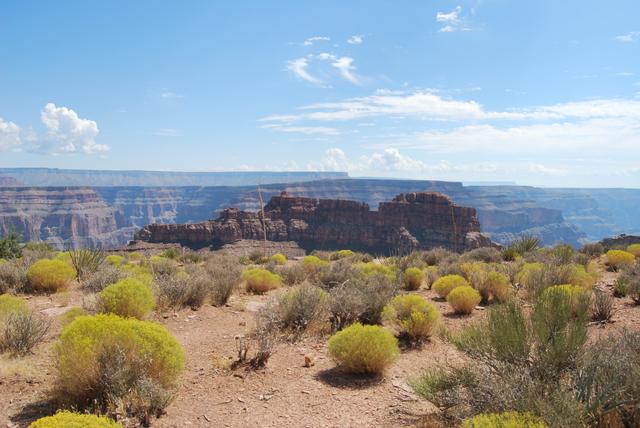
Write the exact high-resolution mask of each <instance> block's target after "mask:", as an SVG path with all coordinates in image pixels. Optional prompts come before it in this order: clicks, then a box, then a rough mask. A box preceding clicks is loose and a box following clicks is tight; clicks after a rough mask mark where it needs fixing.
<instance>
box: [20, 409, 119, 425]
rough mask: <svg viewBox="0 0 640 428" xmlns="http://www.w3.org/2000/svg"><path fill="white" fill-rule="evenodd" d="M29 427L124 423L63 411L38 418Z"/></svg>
mask: <svg viewBox="0 0 640 428" xmlns="http://www.w3.org/2000/svg"><path fill="white" fill-rule="evenodd" d="M29 428H122V425H121V424H120V423H118V422H115V421H113V420H111V419H109V418H107V417H105V416H96V415H88V414H82V413H72V412H69V411H62V412H58V413H56V414H55V415H54V416H46V417H44V418H40V419H38V420H37V421H35V422H33V423H32V424H31V425H29Z"/></svg>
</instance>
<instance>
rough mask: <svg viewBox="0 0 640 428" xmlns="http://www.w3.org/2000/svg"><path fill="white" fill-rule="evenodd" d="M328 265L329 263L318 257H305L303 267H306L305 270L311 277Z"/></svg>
mask: <svg viewBox="0 0 640 428" xmlns="http://www.w3.org/2000/svg"><path fill="white" fill-rule="evenodd" d="M328 264H329V262H327V261H326V260H322V259H321V258H320V257H317V256H304V258H303V259H302V266H303V267H304V270H305V271H306V272H307V273H308V274H311V275H313V274H315V273H317V272H318V271H319V270H320V269H321V268H323V267H325V266H327V265H328Z"/></svg>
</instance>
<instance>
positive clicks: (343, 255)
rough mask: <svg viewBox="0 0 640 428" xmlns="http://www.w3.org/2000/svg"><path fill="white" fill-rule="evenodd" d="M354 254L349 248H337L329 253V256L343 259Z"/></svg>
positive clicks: (334, 258)
mask: <svg viewBox="0 0 640 428" xmlns="http://www.w3.org/2000/svg"><path fill="white" fill-rule="evenodd" d="M354 254H355V253H354V252H353V251H351V250H338V251H334V252H333V253H331V256H330V257H329V258H330V259H331V260H340V259H345V258H347V257H351V256H353V255H354Z"/></svg>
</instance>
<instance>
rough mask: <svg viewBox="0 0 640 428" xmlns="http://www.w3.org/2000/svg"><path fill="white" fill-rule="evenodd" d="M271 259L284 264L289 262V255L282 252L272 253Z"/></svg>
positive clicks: (278, 263)
mask: <svg viewBox="0 0 640 428" xmlns="http://www.w3.org/2000/svg"><path fill="white" fill-rule="evenodd" d="M269 260H271V261H272V262H273V263H275V264H277V265H283V264H285V263H287V256H285V255H284V254H282V253H276V254H274V255H272V256H271V257H270V258H269Z"/></svg>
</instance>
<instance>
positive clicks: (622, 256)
mask: <svg viewBox="0 0 640 428" xmlns="http://www.w3.org/2000/svg"><path fill="white" fill-rule="evenodd" d="M635 260H636V256H634V255H633V254H631V253H628V252H626V251H623V250H609V251H607V264H608V265H609V267H610V268H611V269H613V270H618V269H620V268H622V267H625V266H629V265H632V264H633V262H634V261H635Z"/></svg>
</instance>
